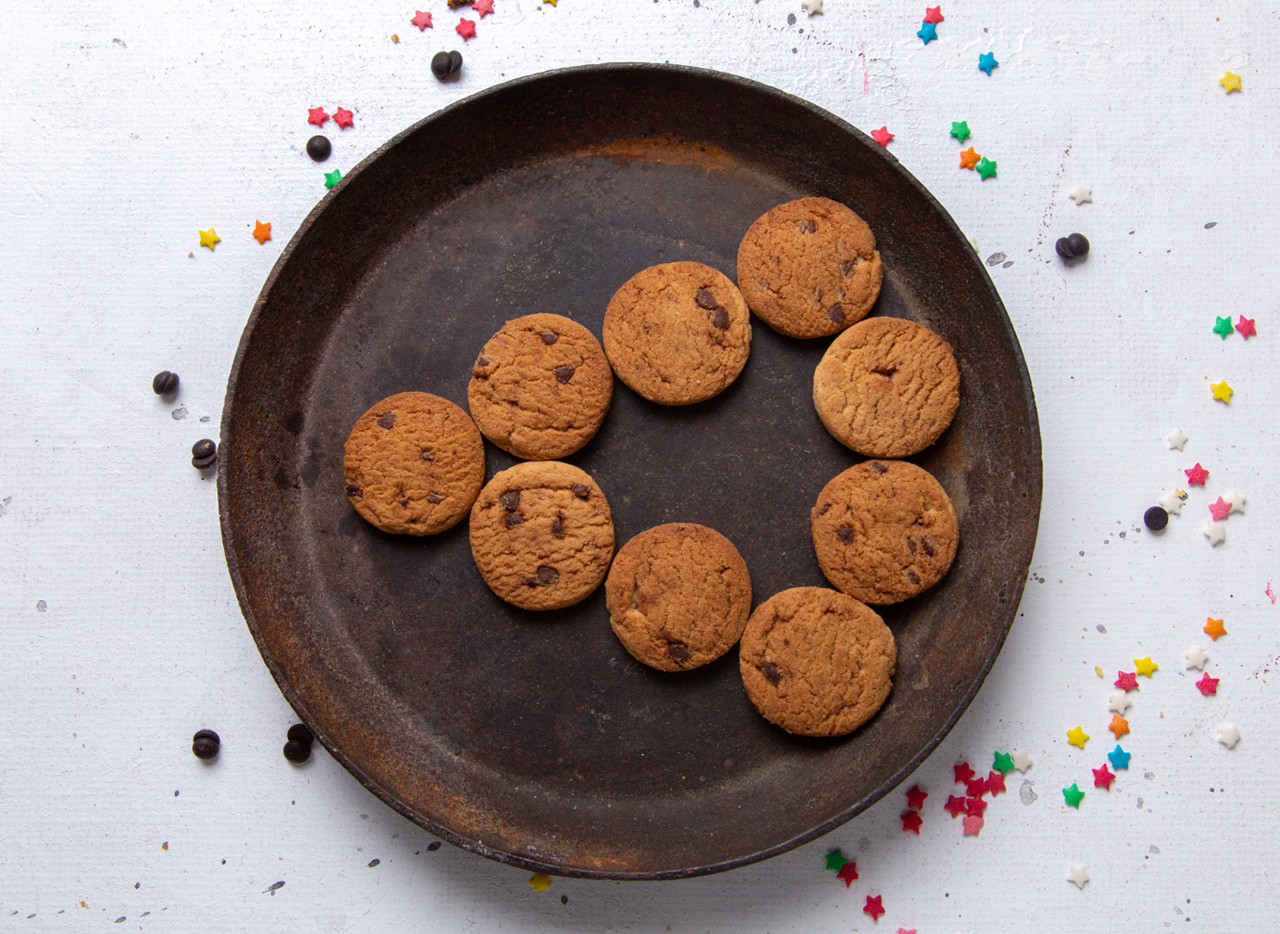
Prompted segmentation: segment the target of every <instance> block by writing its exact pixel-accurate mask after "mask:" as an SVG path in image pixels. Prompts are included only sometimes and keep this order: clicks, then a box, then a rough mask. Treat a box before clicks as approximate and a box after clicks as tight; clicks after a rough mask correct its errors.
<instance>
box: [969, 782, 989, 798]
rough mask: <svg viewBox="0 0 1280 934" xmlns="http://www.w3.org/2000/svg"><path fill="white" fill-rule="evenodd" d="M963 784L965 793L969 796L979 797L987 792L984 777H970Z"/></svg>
mask: <svg viewBox="0 0 1280 934" xmlns="http://www.w3.org/2000/svg"><path fill="white" fill-rule="evenodd" d="M964 784H965V794H967V795H968V796H969V797H970V798H981V797H982V796H983V795H985V794H986V793H987V780H986V779H985V778H972V779H970V780H969V781H967V782H965V783H964Z"/></svg>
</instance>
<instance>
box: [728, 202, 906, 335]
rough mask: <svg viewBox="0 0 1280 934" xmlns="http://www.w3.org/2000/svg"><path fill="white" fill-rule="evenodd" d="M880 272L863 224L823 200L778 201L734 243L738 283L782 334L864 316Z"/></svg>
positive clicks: (828, 329) (838, 325)
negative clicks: (778, 202) (736, 252)
mask: <svg viewBox="0 0 1280 934" xmlns="http://www.w3.org/2000/svg"><path fill="white" fill-rule="evenodd" d="M882 275H883V269H882V267H881V264H880V254H879V252H877V251H876V238H875V235H874V234H872V233H871V228H870V227H868V226H867V224H866V222H865V221H864V220H863V219H862V218H861V217H859V216H858V215H857V214H855V213H853V211H851V210H849V209H848V208H847V207H845V206H844V205H843V204H840V203H839V202H838V201H832V200H831V199H829V198H801V199H799V200H798V201H788V202H787V203H786V204H780V205H778V206H777V207H776V208H773V209H772V210H771V211H768V212H767V213H766V214H764V216H762V217H760V218H759V219H758V220H756V222H755V223H754V224H752V225H751V227H750V228H749V229H748V230H747V233H746V236H744V237H743V238H742V243H741V245H739V247H738V288H740V289H742V294H743V295H744V296H745V297H746V299H747V304H748V305H750V306H751V310H752V311H754V312H755V313H756V314H758V315H759V316H760V317H761V319H763V320H764V322H765V324H767V325H769V327H771V328H773V329H774V330H775V331H779V332H780V333H782V334H786V335H787V336H788V337H825V336H826V335H828V334H835V333H836V332H837V331H841V330H843V329H844V328H847V327H848V326H849V325H851V324H853V323H854V322H855V321H859V320H861V319H862V318H864V317H866V315H867V312H869V311H871V306H872V305H874V304H875V303H876V298H877V297H878V296H879V295H880V280H881V276H882Z"/></svg>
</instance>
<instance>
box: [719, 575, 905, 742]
mask: <svg viewBox="0 0 1280 934" xmlns="http://www.w3.org/2000/svg"><path fill="white" fill-rule="evenodd" d="M897 659H898V651H897V646H896V644H895V643H894V639H893V633H892V632H890V631H889V627H888V626H886V625H885V624H884V620H882V619H881V618H880V616H879V615H878V614H877V613H876V612H875V610H873V609H871V608H870V607H869V606H867V605H866V604H864V603H859V602H858V601H857V600H855V599H853V598H852V597H850V596H848V595H847V594H842V593H838V592H837V591H834V590H828V589H827V588H825V587H793V588H791V589H790V590H784V591H782V592H781V593H778V594H774V595H773V596H772V597H770V598H769V599H768V600H766V601H765V602H764V603H762V604H760V605H759V606H758V607H756V611H755V612H754V613H752V614H751V619H750V620H748V622H747V628H746V631H745V632H744V633H743V634H742V645H741V646H740V647H739V649H738V662H739V666H740V668H741V670H742V684H743V686H744V687H745V688H746V689H747V696H748V697H749V698H751V703H753V704H754V705H755V708H756V710H758V711H760V713H761V715H762V716H764V718H765V719H766V720H768V721H770V722H771V723H775V724H777V725H778V726H780V727H782V728H783V729H784V730H786V731H787V732H788V733H799V734H800V735H802V736H843V735H844V734H845V733H849V732H851V731H853V730H856V729H857V728H858V727H860V726H862V724H864V723H866V722H867V721H868V720H870V719H871V717H872V716H873V715H874V714H875V712H876V711H877V710H879V709H880V707H881V706H882V705H883V704H884V702H885V698H887V697H888V696H889V690H890V688H892V687H893V673H894V667H895V665H896V664H897Z"/></svg>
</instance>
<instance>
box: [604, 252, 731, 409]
mask: <svg viewBox="0 0 1280 934" xmlns="http://www.w3.org/2000/svg"><path fill="white" fill-rule="evenodd" d="M603 336H604V350H605V354H606V355H607V356H608V358H609V363H610V364H612V366H613V370H614V372H615V373H617V374H618V379H620V380H622V381H623V382H624V383H626V384H627V385H628V386H630V387H631V388H632V389H634V390H635V391H636V392H638V393H639V394H640V395H642V396H644V397H645V398H646V399H649V400H650V401H652V402H659V403H662V404H663V405H688V404H689V403H692V402H701V401H703V400H704V399H710V398H711V397H712V396H715V395H718V394H719V393H721V392H723V391H724V390H725V389H727V388H728V387H729V385H730V384H731V383H732V382H733V381H734V380H735V379H737V378H738V374H739V373H741V372H742V368H743V367H744V366H746V363H747V357H748V356H750V354H751V313H750V312H749V311H748V309H747V303H746V300H745V299H743V297H742V293H740V292H739V291H738V287H737V286H735V285H734V284H733V281H732V280H731V279H730V278H729V277H728V276H726V275H725V274H724V273H722V272H720V271H719V270H717V269H712V268H711V267H710V266H706V265H704V264H702V263H692V262H679V263H663V264H661V265H658V266H650V267H649V268H648V269H644V270H641V271H640V272H638V273H636V274H635V275H634V276H632V277H631V278H630V279H628V280H627V281H626V282H625V283H624V284H623V285H622V287H621V288H620V289H618V291H617V292H615V293H614V296H613V298H612V299H610V301H609V307H608V310H607V311H606V312H605V316H604V329H603Z"/></svg>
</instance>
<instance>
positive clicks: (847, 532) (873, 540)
mask: <svg viewBox="0 0 1280 934" xmlns="http://www.w3.org/2000/svg"><path fill="white" fill-rule="evenodd" d="M811 518H812V520H813V547H814V550H815V551H816V552H817V553H818V564H819V565H821V567H822V573H823V574H825V575H827V580H829V581H831V583H832V584H834V585H835V586H836V587H838V588H840V589H841V590H843V591H844V592H845V593H847V594H849V595H851V596H853V597H856V598H857V599H859V600H861V601H863V602H864V603H871V604H875V605H884V604H889V603H898V602H900V601H902V600H906V599H907V598H908V597H914V596H915V595H916V594H918V593H920V592H922V591H924V590H927V589H929V588H930V587H932V586H933V585H934V584H936V583H937V582H938V581H939V580H941V579H942V575H944V574H946V573H947V569H948V568H950V567H951V562H952V561H953V560H954V559H955V556H956V546H957V544H958V543H959V541H960V527H959V525H958V524H957V523H956V511H955V509H954V508H953V507H952V505H951V500H950V499H949V498H948V497H947V493H946V491H945V490H944V489H943V488H942V484H940V483H939V482H938V481H937V480H935V479H934V478H933V476H932V474H930V473H929V472H928V471H927V470H922V469H921V468H919V467H917V466H916V465H915V464H911V463H908V462H907V461H880V460H873V461H866V462H864V463H861V464H858V465H857V466H854V467H850V468H849V469H848V470H846V471H844V472H843V473H841V474H839V475H837V476H836V477H835V478H834V479H832V480H831V482H830V483H828V484H827V485H826V486H825V487H823V488H822V493H821V494H819V496H818V502H817V504H816V505H815V506H814V507H813V512H812V513H811Z"/></svg>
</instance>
